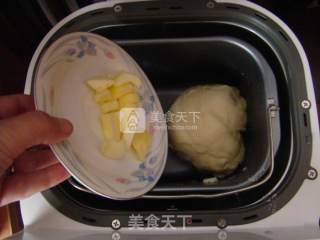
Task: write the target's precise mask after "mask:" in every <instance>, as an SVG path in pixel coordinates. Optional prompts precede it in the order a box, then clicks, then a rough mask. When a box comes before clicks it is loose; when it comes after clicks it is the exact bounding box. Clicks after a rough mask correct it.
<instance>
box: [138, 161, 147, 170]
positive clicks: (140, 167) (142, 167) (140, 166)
mask: <svg viewBox="0 0 320 240" xmlns="http://www.w3.org/2000/svg"><path fill="white" fill-rule="evenodd" d="M139 169H142V170H144V169H146V165H145V164H144V162H143V163H140V164H139Z"/></svg>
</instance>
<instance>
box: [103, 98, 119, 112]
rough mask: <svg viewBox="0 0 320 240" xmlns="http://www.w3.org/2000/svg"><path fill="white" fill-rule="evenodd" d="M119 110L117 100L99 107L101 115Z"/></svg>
mask: <svg viewBox="0 0 320 240" xmlns="http://www.w3.org/2000/svg"><path fill="white" fill-rule="evenodd" d="M117 110H119V103H118V101H117V100H113V101H110V102H105V103H103V104H102V105H101V111H102V113H108V112H113V111H117Z"/></svg>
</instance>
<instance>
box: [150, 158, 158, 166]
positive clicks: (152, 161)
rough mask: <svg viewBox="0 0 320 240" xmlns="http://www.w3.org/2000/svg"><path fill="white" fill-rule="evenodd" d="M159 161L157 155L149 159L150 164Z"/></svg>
mask: <svg viewBox="0 0 320 240" xmlns="http://www.w3.org/2000/svg"><path fill="white" fill-rule="evenodd" d="M156 162H157V158H156V157H155V156H153V157H151V158H150V159H149V164H151V165H152V164H154V163H156Z"/></svg>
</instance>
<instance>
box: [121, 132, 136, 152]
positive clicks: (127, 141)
mask: <svg viewBox="0 0 320 240" xmlns="http://www.w3.org/2000/svg"><path fill="white" fill-rule="evenodd" d="M134 135H135V133H122V139H123V141H124V142H125V144H126V146H127V147H128V148H130V147H131V144H132V141H133V137H134Z"/></svg>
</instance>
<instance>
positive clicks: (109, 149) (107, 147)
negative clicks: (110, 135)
mask: <svg viewBox="0 0 320 240" xmlns="http://www.w3.org/2000/svg"><path fill="white" fill-rule="evenodd" d="M101 150H102V153H103V155H104V156H106V157H108V158H111V159H115V160H116V159H120V158H122V157H123V156H124V155H125V153H126V152H127V147H126V145H125V143H124V141H123V140H120V141H105V142H104V143H103V145H102V149H101Z"/></svg>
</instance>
